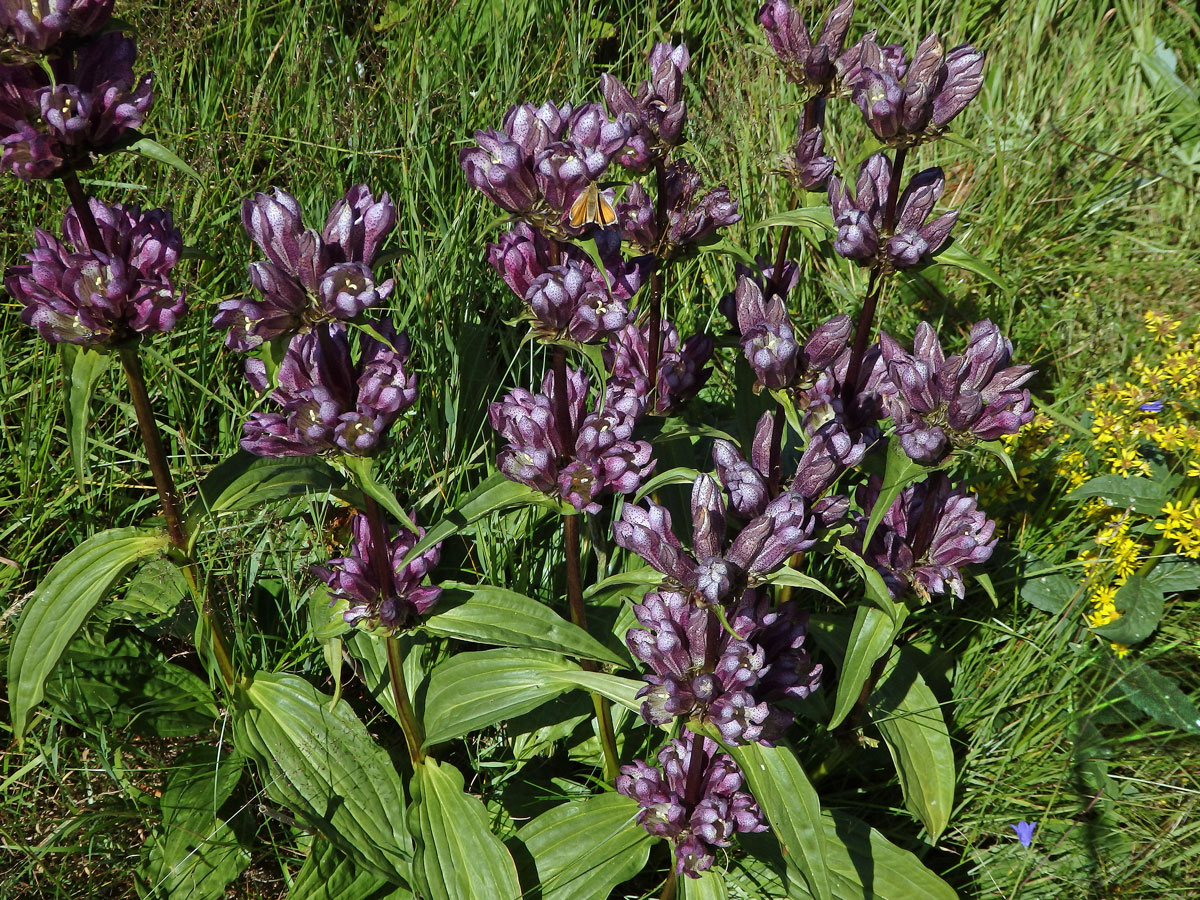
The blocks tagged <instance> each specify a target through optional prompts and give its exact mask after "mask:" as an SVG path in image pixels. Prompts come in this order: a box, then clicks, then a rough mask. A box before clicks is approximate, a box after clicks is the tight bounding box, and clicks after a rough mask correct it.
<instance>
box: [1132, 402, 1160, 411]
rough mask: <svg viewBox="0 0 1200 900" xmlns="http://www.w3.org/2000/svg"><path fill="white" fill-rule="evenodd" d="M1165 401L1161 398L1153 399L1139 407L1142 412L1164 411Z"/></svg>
mask: <svg viewBox="0 0 1200 900" xmlns="http://www.w3.org/2000/svg"><path fill="white" fill-rule="evenodd" d="M1162 408H1163V402H1162V401H1161V400H1151V401H1150V402H1149V403H1143V404H1142V405H1141V406H1139V407H1138V409H1140V410H1141V411H1142V412H1149V413H1156V412H1162Z"/></svg>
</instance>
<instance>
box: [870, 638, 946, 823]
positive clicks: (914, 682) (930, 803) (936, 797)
mask: <svg viewBox="0 0 1200 900" xmlns="http://www.w3.org/2000/svg"><path fill="white" fill-rule="evenodd" d="M923 658H924V655H923V654H922V653H921V652H920V651H919V650H917V649H916V648H914V647H904V648H902V649H901V651H900V653H899V654H897V658H896V660H895V662H894V663H893V664H892V665H891V666H889V667H888V669H887V670H885V672H884V675H883V678H882V679H881V680H880V682H879V687H878V688H877V689H876V690H875V691H874V692H873V693H872V695H871V700H870V705H869V707H868V709H869V711H870V715H871V720H872V721H873V722H874V723H875V725H876V726H877V727H878V728H879V732H880V734H882V735H883V740H884V743H886V744H887V748H888V752H890V753H891V754H892V760H893V761H894V762H895V764H896V772H897V774H898V775H899V776H900V786H901V788H902V789H903V790H904V805H905V807H906V808H907V809H908V811H909V812H911V813H912V814H913V815H915V816H916V817H917V818H918V819H920V820H921V824H923V825H924V826H925V830H926V831H928V832H929V837H930V839H931V840H934V841H936V840H937V839H938V837H940V836H941V833H942V832H943V831H944V830H945V828H946V823H947V822H948V821H949V820H950V812H951V810H952V809H953V806H954V780H955V779H954V748H953V747H952V746H951V744H950V732H949V730H948V729H947V727H946V717H945V716H944V715H942V709H941V706H939V705H938V699H937V697H936V696H934V693H933V691H932V690H930V688H929V685H928V684H926V683H925V679H924V678H922V677H921V672H920V663H921V661H922V660H923Z"/></svg>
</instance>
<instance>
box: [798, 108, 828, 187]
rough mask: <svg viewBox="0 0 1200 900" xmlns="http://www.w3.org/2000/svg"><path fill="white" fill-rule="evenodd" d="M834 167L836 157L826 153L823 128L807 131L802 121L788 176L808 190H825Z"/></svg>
mask: <svg viewBox="0 0 1200 900" xmlns="http://www.w3.org/2000/svg"><path fill="white" fill-rule="evenodd" d="M833 169H834V159H833V157H832V156H826V155H825V137H824V135H823V134H822V133H821V129H820V128H810V129H808V131H805V130H804V125H803V123H801V125H800V130H799V137H798V139H797V140H796V144H795V146H793V147H792V155H791V157H790V158H789V159H788V161H787V174H788V177H789V178H791V179H792V180H793V181H794V182H795V183H796V184H797V185H798V186H800V187H802V188H804V189H805V190H806V191H823V190H825V189H826V188H827V187H828V186H829V179H830V177H831V176H832V175H833Z"/></svg>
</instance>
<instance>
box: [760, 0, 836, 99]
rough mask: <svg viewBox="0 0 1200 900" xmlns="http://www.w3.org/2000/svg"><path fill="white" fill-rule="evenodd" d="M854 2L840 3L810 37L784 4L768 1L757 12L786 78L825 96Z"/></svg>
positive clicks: (792, 9) (795, 11) (782, 0)
mask: <svg viewBox="0 0 1200 900" xmlns="http://www.w3.org/2000/svg"><path fill="white" fill-rule="evenodd" d="M853 17H854V3H853V0H841V2H839V3H838V4H837V6H835V7H834V8H833V11H832V12H830V13H829V16H828V18H826V19H825V25H824V27H822V29H821V33H820V34H819V35H817V36H816V37H814V36H813V35H811V34H809V31H808V28H807V27H806V26H805V24H804V18H803V17H802V16H801V14H800V10H798V9H797V8H796V7H794V6H792V5H791V4H790V3H788V2H787V0H769V2H767V3H764V4H763V5H762V8H761V9H759V11H758V22H759V24H760V25H762V27H763V30H764V31H765V32H766V33H767V40H768V41H769V42H770V44H771V49H772V50H774V51H775V55H776V56H777V57H779V61H780V62H781V63H783V71H784V72H785V73H786V74H787V77H788V78H789V79H791V80H792V81H794V82H796V83H797V84H800V85H803V86H804V87H806V88H808V89H809V90H811V91H814V92H820V93H824V92H827V91H828V90H829V89H830V87H831V85H832V83H833V81H834V78H835V77H836V76H837V74H838V70H837V67H836V62H837V59H838V57H839V56H841V54H842V47H843V45H844V44H845V42H846V34H847V33H848V32H849V31H850V20H851V19H852V18H853Z"/></svg>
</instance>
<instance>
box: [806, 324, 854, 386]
mask: <svg viewBox="0 0 1200 900" xmlns="http://www.w3.org/2000/svg"><path fill="white" fill-rule="evenodd" d="M853 329H854V323H853V322H852V321H851V320H850V317H849V316H848V315H846V314H845V313H842V314H840V315H836V316H833V317H832V318H830V319H827V320H826V321H824V322H822V323H821V324H820V325H818V326H817V327H816V329H815V330H814V331H813V333H812V334H811V335H809V338H808V340H807V341H805V342H804V347H803V349H802V350H801V359H802V360H803V361H804V367H805V369H807V370H808V371H809V372H810V373H811V372H818V371H820V370H822V369H825V368H828V367H829V366H830V365H832V364H833V361H834V360H835V359H837V358H838V356H840V355H841V353H842V351H843V350H845V349H846V344H847V343H848V342H849V340H850V334H851V332H852V331H853Z"/></svg>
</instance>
